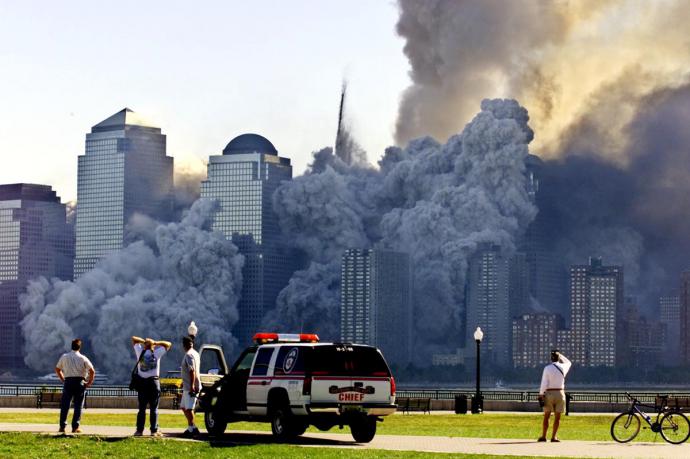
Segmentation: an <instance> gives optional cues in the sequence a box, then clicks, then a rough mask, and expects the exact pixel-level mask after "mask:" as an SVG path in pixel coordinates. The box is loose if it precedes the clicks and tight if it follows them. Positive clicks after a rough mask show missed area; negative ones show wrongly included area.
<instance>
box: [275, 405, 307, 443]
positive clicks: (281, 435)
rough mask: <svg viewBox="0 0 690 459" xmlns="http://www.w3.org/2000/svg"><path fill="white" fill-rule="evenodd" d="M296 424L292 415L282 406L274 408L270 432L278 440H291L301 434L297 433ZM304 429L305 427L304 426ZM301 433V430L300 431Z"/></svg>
mask: <svg viewBox="0 0 690 459" xmlns="http://www.w3.org/2000/svg"><path fill="white" fill-rule="evenodd" d="M297 430H298V429H297V426H296V425H295V421H294V420H293V419H292V416H291V415H289V414H288V413H287V410H285V409H284V408H276V409H274V410H272V414H271V432H272V433H273V436H274V437H275V438H276V439H277V440H279V441H288V440H292V439H294V438H295V437H297V436H299V435H301V434H299V433H297ZM305 430H306V428H305ZM302 433H303V432H302Z"/></svg>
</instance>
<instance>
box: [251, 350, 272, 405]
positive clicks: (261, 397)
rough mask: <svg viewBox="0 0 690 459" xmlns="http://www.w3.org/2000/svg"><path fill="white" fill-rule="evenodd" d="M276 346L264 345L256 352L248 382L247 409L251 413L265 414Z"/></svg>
mask: <svg viewBox="0 0 690 459" xmlns="http://www.w3.org/2000/svg"><path fill="white" fill-rule="evenodd" d="M275 350H276V348H275V347H274V346H270V347H269V346H262V347H260V348H259V350H258V351H257V353H256V358H255V359H254V366H253V367H252V370H251V374H250V375H249V381H248V382H247V411H249V413H250V414H256V415H265V414H266V410H267V400H268V391H269V389H270V388H271V379H272V378H271V377H272V376H273V371H272V370H271V360H273V356H274V355H275Z"/></svg>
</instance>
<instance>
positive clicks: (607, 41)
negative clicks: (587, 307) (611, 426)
mask: <svg viewBox="0 0 690 459" xmlns="http://www.w3.org/2000/svg"><path fill="white" fill-rule="evenodd" d="M398 3H399V6H400V18H399V22H398V25H397V30H398V33H399V35H400V36H401V37H402V38H403V39H404V40H405V54H406V56H407V57H408V59H409V62H410V66H411V71H410V76H411V79H412V85H411V86H410V87H409V88H408V89H407V90H406V92H405V94H404V95H403V99H402V101H401V104H400V108H399V117H398V121H397V132H396V137H397V140H398V141H399V142H400V143H403V142H405V141H407V140H408V139H410V138H414V137H416V136H419V135H425V134H431V135H434V136H435V137H437V138H439V139H444V138H446V137H448V136H449V135H451V134H452V133H454V132H456V131H457V129H458V128H459V127H460V126H461V125H462V124H463V123H464V122H465V121H466V120H467V119H469V117H470V116H471V114H472V112H473V105H474V104H476V102H477V101H478V100H479V98H482V97H487V96H491V95H495V96H501V97H513V98H516V99H517V100H519V101H520V103H521V104H523V105H524V106H525V107H526V108H527V109H528V110H529V113H530V123H531V125H532V126H533V127H534V130H535V132H536V136H535V142H534V144H533V145H532V146H531V148H532V150H533V151H536V153H537V154H538V155H540V156H541V157H542V158H545V159H547V160H548V161H547V162H546V163H545V165H544V167H543V169H542V174H543V176H542V177H541V182H542V183H541V192H540V203H539V208H540V212H541V213H542V217H543V219H544V221H547V222H549V224H550V226H549V227H548V228H547V230H548V234H547V238H548V239H549V240H550V241H552V242H553V245H554V250H555V251H556V258H558V259H559V260H561V261H562V262H563V264H564V265H567V264H569V263H583V262H586V261H587V257H588V256H589V255H601V256H603V257H604V261H605V262H606V263H617V264H623V265H624V268H625V277H626V291H627V293H630V294H636V295H641V298H640V300H641V302H642V303H643V304H641V306H650V305H652V304H654V303H655V298H656V297H657V296H658V295H659V294H661V293H665V292H666V291H667V290H670V289H672V288H673V287H674V286H676V285H677V283H678V274H679V271H680V270H681V269H684V268H687V267H688V263H687V258H688V254H689V253H690V244H689V243H688V239H687V237H686V235H687V229H688V228H686V226H687V225H686V222H687V216H688V213H689V212H690V204H689V203H688V199H687V197H686V196H687V191H688V190H687V188H688V185H687V177H688V175H689V174H690V166H689V164H690V163H689V162H688V159H689V157H690V147H689V145H690V143H689V142H688V140H689V139H688V135H687V128H686V127H687V125H688V124H689V123H690V113H689V111H688V108H687V107H688V103H689V102H690V97H689V96H688V93H689V92H690V89H689V88H688V85H687V82H688V77H689V75H690V53H689V52H688V50H689V49H690V36H689V35H688V34H687V33H686V32H685V30H686V28H687V27H686V24H687V22H688V20H689V19H690V9H688V8H687V4H686V3H685V2H682V1H677V0H669V1H665V2H661V3H655V2H629V1H619V0H607V1H598V0H597V1H589V0H583V1H577V2H557V1H554V2H541V1H537V0H535V1H529V0H528V1H523V2H504V1H500V0H487V1H482V2H475V1H462V0H456V1H445V0H431V1H425V2H417V1H413V0H399V2H398Z"/></svg>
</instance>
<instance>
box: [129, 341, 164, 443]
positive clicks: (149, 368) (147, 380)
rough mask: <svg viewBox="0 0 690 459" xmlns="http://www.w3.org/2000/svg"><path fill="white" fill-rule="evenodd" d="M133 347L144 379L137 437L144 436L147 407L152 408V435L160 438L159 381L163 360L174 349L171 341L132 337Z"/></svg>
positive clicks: (140, 395) (139, 388)
mask: <svg viewBox="0 0 690 459" xmlns="http://www.w3.org/2000/svg"><path fill="white" fill-rule="evenodd" d="M132 346H134V354H135V355H136V358H137V362H138V363H137V373H138V374H139V376H140V377H141V378H142V380H141V384H140V385H139V387H138V388H137V393H138V399H139V412H138V413H137V430H136V432H135V433H134V436H135V437H139V436H141V435H143V434H144V424H145V423H146V406H147V405H148V406H150V407H151V413H150V422H151V435H152V436H154V437H160V436H161V434H160V432H159V431H158V403H159V401H160V396H161V384H160V381H159V377H160V369H161V358H162V357H163V356H164V355H165V353H166V352H168V351H169V350H170V348H171V347H172V343H170V341H155V340H153V339H151V338H146V339H144V338H139V337H138V336H132Z"/></svg>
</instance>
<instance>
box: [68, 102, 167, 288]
mask: <svg viewBox="0 0 690 459" xmlns="http://www.w3.org/2000/svg"><path fill="white" fill-rule="evenodd" d="M172 193H173V158H171V157H169V156H166V154H165V135H163V134H161V130H160V128H157V127H153V126H151V125H150V124H149V123H147V122H146V121H144V120H143V119H142V118H141V117H139V116H138V115H137V114H135V113H134V112H133V111H132V110H130V109H128V108H125V109H124V110H121V111H120V112H118V113H116V114H114V115H113V116H111V117H109V118H108V119H106V120H104V121H101V122H100V123H98V124H97V125H95V126H93V128H92V129H91V133H89V134H86V152H85V154H84V155H82V156H79V174H78V177H77V224H76V238H77V239H76V240H77V246H76V259H75V261H74V277H75V278H76V277H79V276H80V275H81V274H83V273H84V272H86V271H88V270H90V269H92V268H93V267H94V266H95V265H96V263H97V262H98V260H100V259H101V258H103V257H104V256H105V255H107V254H108V253H110V252H112V251H115V250H119V249H121V248H122V244H123V239H124V230H125V226H126V224H127V222H128V221H129V218H130V217H131V216H132V215H133V214H134V213H142V214H145V215H148V216H150V217H152V218H154V219H157V220H163V221H164V220H167V219H168V218H169V216H170V214H171V211H172Z"/></svg>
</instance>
